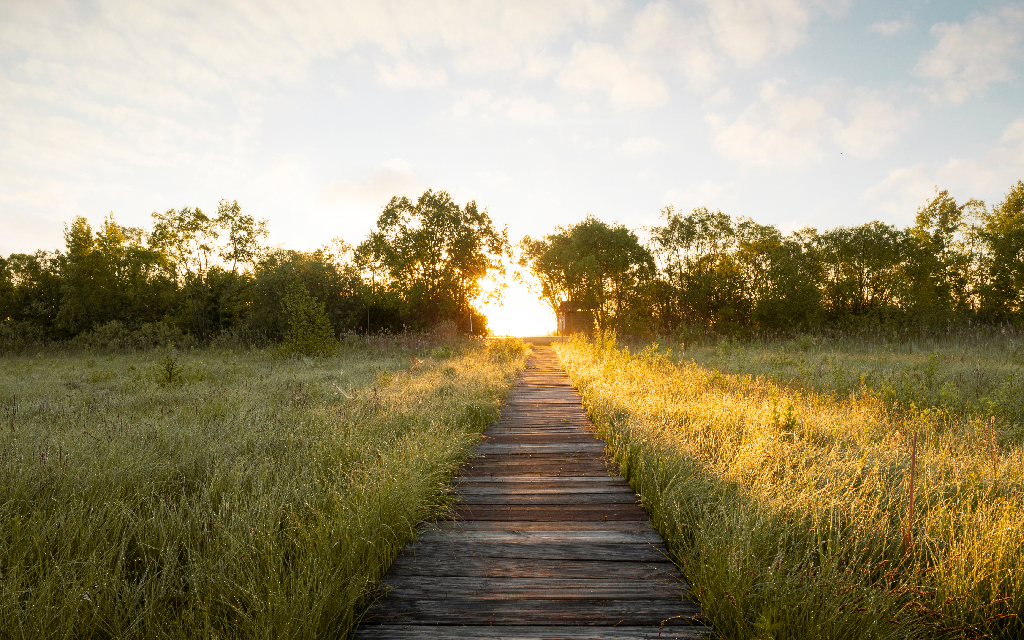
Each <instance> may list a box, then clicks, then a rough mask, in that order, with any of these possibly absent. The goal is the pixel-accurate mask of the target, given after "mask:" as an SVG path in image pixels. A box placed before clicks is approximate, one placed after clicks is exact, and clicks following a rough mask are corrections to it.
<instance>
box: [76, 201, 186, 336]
mask: <svg viewBox="0 0 1024 640" xmlns="http://www.w3.org/2000/svg"><path fill="white" fill-rule="evenodd" d="M144 235H145V234H144V232H143V230H142V229H139V228H136V227H125V226H121V225H119V224H118V223H117V221H115V220H114V217H113V215H109V216H107V217H106V218H105V219H104V221H103V224H102V226H100V228H99V230H98V231H97V232H95V234H94V233H93V230H92V227H91V226H90V225H89V222H88V221H87V220H86V219H85V218H83V217H81V216H79V217H77V218H75V219H74V220H73V221H72V222H71V224H70V225H68V226H66V227H65V230H64V239H65V244H66V248H67V253H66V254H65V255H64V259H63V261H62V272H63V283H62V288H61V290H62V296H61V307H60V312H59V313H58V316H57V322H58V324H59V325H60V326H61V327H62V328H63V329H65V330H66V331H68V332H69V333H71V334H77V333H81V332H82V331H87V330H89V329H92V328H93V327H94V326H95V325H98V324H103V323H106V322H109V321H111V320H119V321H121V322H123V323H125V324H137V323H141V322H154V321H156V320H159V319H160V318H161V317H163V315H164V313H165V312H166V310H167V305H168V303H169V300H168V294H169V293H170V291H169V290H170V289H171V288H172V285H171V283H169V282H167V281H166V279H162V278H160V274H159V271H160V267H159V263H160V256H159V254H158V253H157V252H155V251H153V250H151V249H149V248H147V247H146V246H145V242H144Z"/></svg>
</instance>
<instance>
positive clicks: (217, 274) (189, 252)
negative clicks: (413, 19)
mask: <svg viewBox="0 0 1024 640" xmlns="http://www.w3.org/2000/svg"><path fill="white" fill-rule="evenodd" d="M266 238H267V224H266V221H257V220H255V219H254V218H253V216H250V215H247V214H244V213H243V212H242V210H241V207H240V206H239V205H238V203H237V202H228V201H226V200H222V201H221V202H220V203H219V206H218V208H217V212H216V213H215V214H213V215H209V214H207V213H204V212H203V211H202V210H201V209H199V208H195V207H184V208H181V209H170V210H167V211H165V212H154V213H153V214H152V225H151V227H150V228H149V229H143V228H138V227H127V226H123V225H121V224H118V222H117V221H116V220H115V219H114V217H113V216H112V215H111V216H108V217H107V218H106V219H105V220H103V222H102V223H101V224H100V225H99V226H98V227H97V228H95V229H94V228H93V227H92V226H91V225H90V224H89V222H88V221H87V220H86V219H85V218H84V217H77V218H75V219H74V220H73V221H71V222H70V223H69V224H67V225H66V227H65V232H64V241H65V246H64V248H63V249H62V250H61V249H59V250H53V251H37V252H35V253H32V254H19V253H16V254H11V255H10V256H8V257H7V258H2V257H0V343H2V344H6V345H8V346H16V345H23V344H33V343H42V342H49V341H62V340H74V339H76V338H80V337H82V336H87V335H90V334H94V333H96V332H103V331H106V332H107V333H111V332H113V333H117V334H120V335H131V336H134V338H135V339H137V340H138V341H141V342H146V341H147V340H148V341H149V342H151V343H161V342H164V341H166V340H168V339H173V338H176V337H177V338H180V337H183V336H188V337H190V338H191V339H192V340H194V341H198V342H207V341H210V340H214V339H218V338H224V337H231V338H235V339H239V340H242V341H245V342H250V343H262V342H280V341H282V340H286V339H287V338H288V332H289V326H290V325H292V324H295V323H304V324H303V326H304V327H307V328H315V329H317V330H319V331H326V332H327V333H328V334H329V335H331V336H333V337H334V338H337V337H338V336H341V335H343V334H345V333H378V332H388V331H390V332H397V331H402V330H405V329H410V330H418V329H423V328H426V327H430V326H433V325H436V324H437V323H440V322H445V321H447V322H452V323H455V324H456V325H457V326H459V327H461V328H462V329H463V330H464V331H467V332H468V331H470V325H472V331H473V332H474V333H483V332H486V330H487V329H486V319H485V318H484V316H483V315H481V314H480V313H479V311H478V310H477V309H476V308H475V306H474V305H475V304H476V302H477V300H478V297H479V294H480V287H481V279H482V278H483V277H484V276H485V275H487V274H488V272H497V273H500V274H503V273H504V271H503V261H502V259H503V258H505V257H508V256H510V255H511V245H510V243H509V240H508V235H507V231H505V230H498V229H497V228H495V226H494V223H493V221H492V220H491V218H490V216H489V215H488V213H487V211H486V210H483V209H479V208H478V207H477V205H476V203H475V202H469V203H467V204H465V205H464V206H460V205H458V204H457V203H455V202H454V201H453V200H452V198H451V196H450V195H449V194H448V193H447V192H444V191H439V192H434V191H431V190H428V191H426V192H425V193H423V195H421V196H420V197H419V198H418V199H416V200H415V201H413V200H410V199H409V198H406V197H402V198H398V197H396V198H392V199H391V201H390V202H389V203H388V204H387V206H385V207H384V209H383V211H382V212H381V214H380V216H379V218H378V220H377V224H376V228H375V229H374V230H373V231H372V232H371V233H370V234H369V236H368V237H367V238H366V239H365V240H364V241H363V242H362V243H360V244H359V245H358V246H355V247H353V246H351V245H349V244H347V243H345V242H344V241H342V240H340V239H336V240H335V241H334V242H332V243H331V244H330V245H327V246H324V247H321V248H319V249H315V250H312V251H296V250H291V249H285V248H281V247H269V246H267V245H266V244H265V241H266Z"/></svg>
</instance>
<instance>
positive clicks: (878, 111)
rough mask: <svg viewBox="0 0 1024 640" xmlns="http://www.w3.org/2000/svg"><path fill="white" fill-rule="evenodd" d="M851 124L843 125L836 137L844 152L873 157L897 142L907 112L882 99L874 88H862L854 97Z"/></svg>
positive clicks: (835, 134) (851, 107)
mask: <svg viewBox="0 0 1024 640" xmlns="http://www.w3.org/2000/svg"><path fill="white" fill-rule="evenodd" d="M849 110H850V113H851V119H850V122H849V124H847V125H845V126H840V128H838V130H836V131H835V133H834V135H833V139H834V140H835V143H836V145H838V146H839V148H840V150H841V151H842V152H843V153H849V154H850V155H852V156H854V157H857V158H873V157H875V156H877V155H878V154H879V153H880V152H881V151H882V149H884V148H885V147H886V146H888V145H889V144H891V143H892V142H894V141H895V140H896V138H897V133H896V132H897V131H898V130H899V128H900V127H902V126H903V124H904V123H905V122H906V120H907V117H908V116H907V115H904V114H901V113H899V112H897V110H896V108H895V107H894V106H893V105H892V104H890V103H888V102H886V101H884V100H882V98H881V96H880V95H879V94H878V93H877V92H874V91H869V90H867V89H863V88H861V89H858V90H856V91H854V95H853V96H852V98H851V99H850V103H849Z"/></svg>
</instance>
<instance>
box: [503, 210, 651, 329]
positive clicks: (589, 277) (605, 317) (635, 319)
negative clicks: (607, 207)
mask: <svg viewBox="0 0 1024 640" xmlns="http://www.w3.org/2000/svg"><path fill="white" fill-rule="evenodd" d="M519 247H520V251H521V257H520V260H519V265H520V266H522V267H527V268H529V269H530V270H531V271H533V273H534V274H535V275H536V276H537V280H538V281H539V283H540V289H539V291H536V293H538V294H539V297H540V299H541V300H544V301H546V302H547V303H548V304H549V305H551V308H552V310H553V311H554V312H555V313H557V312H558V308H559V303H560V302H563V301H567V300H572V301H575V302H579V303H584V304H588V305H592V306H593V307H594V310H595V311H596V315H597V323H598V328H599V329H600V330H601V331H604V330H605V329H609V328H612V327H613V326H617V327H618V328H620V329H626V328H631V329H633V330H634V331H635V330H636V329H637V328H638V326H637V325H638V323H641V322H643V323H645V324H647V323H649V322H650V314H649V313H645V310H644V309H643V308H642V305H640V304H639V302H640V300H641V299H642V298H643V297H644V296H643V294H644V293H645V292H646V288H647V287H648V286H649V285H650V283H651V280H652V279H653V276H654V272H655V267H654V258H653V257H652V256H651V253H650V251H648V250H647V249H646V248H644V247H643V246H642V245H641V244H640V241H639V240H638V239H637V237H636V234H635V233H633V232H632V231H630V230H629V229H627V228H626V227H624V226H622V225H621V224H616V225H614V226H609V225H608V224H606V223H604V222H602V221H600V220H598V219H597V218H594V217H593V216H587V217H586V219H585V220H583V221H582V222H580V223H578V224H575V225H573V226H571V227H569V228H562V227H558V228H556V230H555V233H553V234H550V235H547V236H545V237H544V238H543V239H541V240H533V239H531V238H530V236H526V237H525V238H523V240H522V241H521V242H520V243H519ZM644 328H646V327H644Z"/></svg>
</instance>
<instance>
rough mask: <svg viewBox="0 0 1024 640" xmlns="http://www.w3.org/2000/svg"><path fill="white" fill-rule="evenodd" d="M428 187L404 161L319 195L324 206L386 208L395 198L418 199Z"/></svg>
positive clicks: (340, 183) (401, 160)
mask: <svg viewBox="0 0 1024 640" xmlns="http://www.w3.org/2000/svg"><path fill="white" fill-rule="evenodd" d="M427 187H428V185H427V181H426V180H425V179H424V178H423V177H421V176H420V175H419V174H418V173H417V172H416V170H415V169H414V168H413V166H412V165H411V164H409V163H408V162H406V161H405V160H403V159H401V158H392V159H391V160H388V161H387V162H384V163H383V164H381V165H380V166H378V167H377V168H376V169H374V170H373V172H372V173H371V174H370V175H369V176H367V177H366V178H363V179H362V180H355V181H351V182H339V183H336V184H333V185H331V186H329V187H327V188H326V189H324V190H323V191H321V192H320V197H319V200H320V201H321V202H323V203H324V204H331V205H337V204H340V205H349V206H357V207H359V208H364V206H365V205H367V204H369V205H373V206H376V207H383V206H384V205H386V204H387V203H388V201H389V200H391V198H392V196H401V195H408V196H409V197H416V196H418V195H419V194H420V193H422V192H423V191H424V190H425V189H426V188H427Z"/></svg>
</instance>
